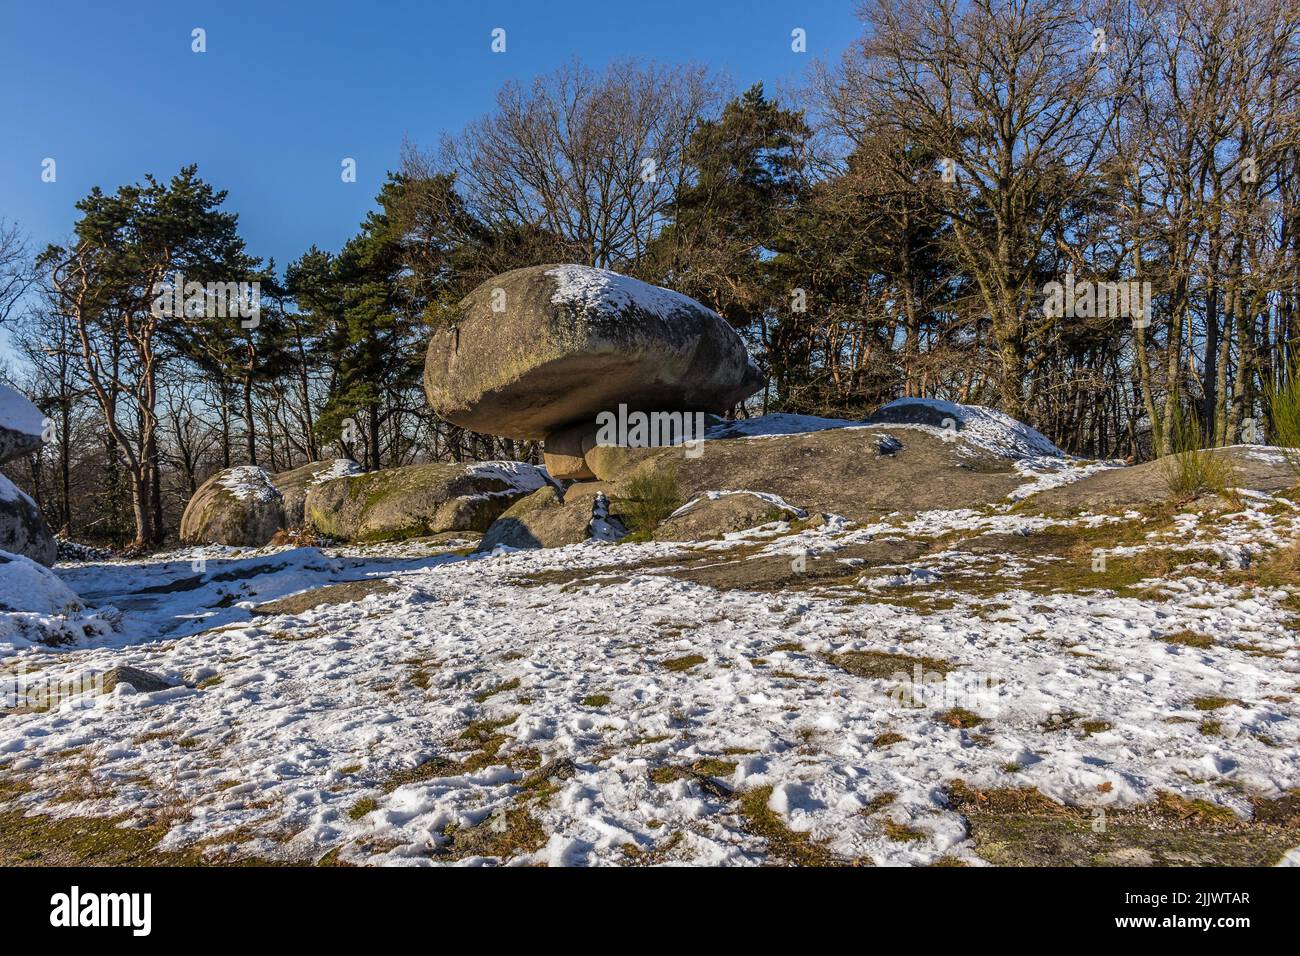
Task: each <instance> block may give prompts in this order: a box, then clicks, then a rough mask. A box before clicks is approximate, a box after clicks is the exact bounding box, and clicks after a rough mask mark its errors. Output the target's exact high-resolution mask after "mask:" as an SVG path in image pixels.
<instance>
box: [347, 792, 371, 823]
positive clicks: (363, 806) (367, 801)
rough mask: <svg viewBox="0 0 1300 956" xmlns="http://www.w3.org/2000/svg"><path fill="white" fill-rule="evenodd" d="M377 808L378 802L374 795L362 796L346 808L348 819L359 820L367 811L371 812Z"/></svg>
mask: <svg viewBox="0 0 1300 956" xmlns="http://www.w3.org/2000/svg"><path fill="white" fill-rule="evenodd" d="M378 809H379V803H378V801H376V800H375V799H374V797H362V798H361V799H360V800H358V801H357V802H356V803H354V804H352V807H351V808H350V809H349V810H348V819H349V820H360V819H361V818H362V817H364V816H365V815H366V814H368V813H373V812H374V811H376V810H378Z"/></svg>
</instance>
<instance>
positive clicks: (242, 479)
mask: <svg viewBox="0 0 1300 956" xmlns="http://www.w3.org/2000/svg"><path fill="white" fill-rule="evenodd" d="M217 484H219V485H221V487H222V488H224V489H226V491H228V492H230V493H231V494H232V495H234V496H235V497H236V498H238V499H239V500H240V501H275V500H277V499H279V498H282V497H284V496H283V495H281V494H280V489H278V488H276V487H275V485H274V484H272V483H271V476H270V475H268V474H267V473H266V471H265V470H264V469H262V468H258V467H257V466H256V465H236V466H235V467H234V468H231V469H230V471H229V472H227V473H226V474H225V475H223V476H222V478H221V480H220V481H218V482H217Z"/></svg>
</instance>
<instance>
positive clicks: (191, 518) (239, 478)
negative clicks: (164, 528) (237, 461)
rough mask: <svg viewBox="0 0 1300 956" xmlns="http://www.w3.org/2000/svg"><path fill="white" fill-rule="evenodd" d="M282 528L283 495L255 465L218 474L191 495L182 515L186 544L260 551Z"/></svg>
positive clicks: (182, 539) (183, 536)
mask: <svg viewBox="0 0 1300 956" xmlns="http://www.w3.org/2000/svg"><path fill="white" fill-rule="evenodd" d="M283 527H284V495H282V494H281V493H280V490H279V489H278V488H276V487H275V484H274V483H273V482H272V480H271V476H270V475H268V474H267V473H266V472H265V471H263V470H262V469H261V468H258V467H257V466H256V465H238V466H236V467H234V468H226V469H223V470H222V471H219V472H217V473H216V474H215V475H213V476H212V477H211V478H209V479H208V480H207V481H205V482H204V483H203V484H202V485H200V486H199V490H198V491H196V492H194V495H193V496H192V497H191V498H190V501H189V504H187V505H186V506H185V513H184V514H182V515H181V528H180V536H181V541H183V542H185V543H186V544H225V545H231V546H233V547H254V548H255V547H260V546H262V545H264V544H266V543H267V542H268V541H270V540H271V538H272V537H273V536H274V535H275V533H276V532H277V531H279V530H280V529H281V528H283Z"/></svg>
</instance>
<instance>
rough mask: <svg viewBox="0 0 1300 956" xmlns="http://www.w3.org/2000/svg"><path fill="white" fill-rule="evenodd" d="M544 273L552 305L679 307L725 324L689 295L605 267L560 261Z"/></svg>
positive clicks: (663, 310)
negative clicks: (551, 289) (551, 283)
mask: <svg viewBox="0 0 1300 956" xmlns="http://www.w3.org/2000/svg"><path fill="white" fill-rule="evenodd" d="M546 275H548V276H550V277H551V278H553V279H554V280H555V292H554V293H553V294H552V295H551V302H552V303H553V304H554V305H565V306H576V307H578V308H579V309H583V310H589V309H595V310H599V311H602V312H607V313H608V312H613V313H618V312H622V311H623V310H624V309H626V308H627V307H629V306H635V307H636V308H638V309H641V310H643V311H645V312H649V313H651V314H652V315H659V316H670V315H672V314H673V313H675V312H682V311H690V312H703V313H705V314H707V315H710V316H712V317H713V318H715V319H717V321H719V322H723V324H726V323H725V321H724V319H723V318H722V316H720V315H718V313H716V312H714V311H713V310H712V309H710V308H707V307H705V306H703V305H701V304H700V303H698V302H696V301H695V300H694V299H692V298H691V297H690V296H687V295H682V294H681V293H680V292H674V291H673V290H672V289H665V288H663V287H661V286H657V285H651V284H650V283H648V282H642V281H641V280H640V279H633V278H631V277H630V276H625V275H619V274H618V273H617V272H610V271H609V270H608V269H596V268H594V267H592V266H579V265H564V266H556V267H555V268H554V269H547V270H546ZM727 328H729V329H730V328H731V326H730V325H728V326H727ZM751 362H752V359H751Z"/></svg>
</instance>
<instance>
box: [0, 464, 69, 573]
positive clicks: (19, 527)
mask: <svg viewBox="0 0 1300 956" xmlns="http://www.w3.org/2000/svg"><path fill="white" fill-rule="evenodd" d="M0 551H9V552H12V553H13V554H21V555H23V556H25V557H28V558H31V559H32V560H33V561H37V562H39V563H41V564H44V565H51V564H53V563H54V562H55V560H56V559H57V558H58V544H57V543H56V542H55V540H54V536H53V535H52V534H50V529H49V528H48V527H47V526H46V524H45V518H44V516H42V515H41V509H40V508H38V507H36V502H34V501H33V500H32V499H31V498H29V497H28V496H27V495H25V494H24V493H23V492H22V491H20V490H19V489H18V488H17V487H15V485H14V483H13V482H11V481H10V480H9V479H8V478H6V477H5V476H4V475H0Z"/></svg>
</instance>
